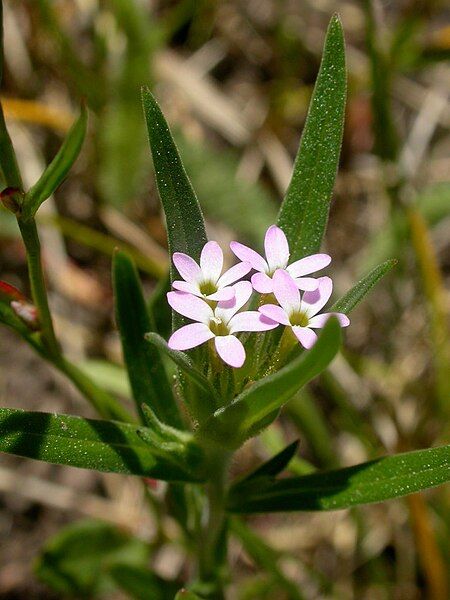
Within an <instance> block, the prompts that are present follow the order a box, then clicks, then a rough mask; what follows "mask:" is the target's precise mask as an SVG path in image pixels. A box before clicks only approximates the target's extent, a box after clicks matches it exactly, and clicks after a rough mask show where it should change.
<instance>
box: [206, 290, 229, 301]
mask: <svg viewBox="0 0 450 600" xmlns="http://www.w3.org/2000/svg"><path fill="white" fill-rule="evenodd" d="M234 295H235V291H234V287H224V288H222V289H220V290H217V292H214V294H209V296H206V298H207V299H208V300H214V301H215V302H229V301H230V300H234Z"/></svg>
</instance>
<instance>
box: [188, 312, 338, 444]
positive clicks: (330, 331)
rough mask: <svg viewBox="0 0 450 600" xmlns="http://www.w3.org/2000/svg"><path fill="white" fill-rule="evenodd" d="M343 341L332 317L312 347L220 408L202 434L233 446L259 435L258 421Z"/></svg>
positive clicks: (328, 359) (325, 361) (318, 369)
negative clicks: (256, 427) (256, 428)
mask: <svg viewBox="0 0 450 600" xmlns="http://www.w3.org/2000/svg"><path fill="white" fill-rule="evenodd" d="M340 341H341V328H340V326H339V323H338V322H337V320H336V319H334V318H331V319H330V320H329V321H328V323H327V324H326V326H325V328H324V329H323V331H322V333H321V335H320V336H319V339H318V341H317V342H316V344H315V345H314V347H313V348H312V349H311V350H309V351H307V352H304V353H302V354H301V355H300V356H299V357H297V358H296V359H295V360H293V361H292V362H291V363H289V364H288V365H286V366H285V367H283V368H282V369H280V370H279V371H278V372H276V373H274V374H273V375H269V376H267V377H264V378H263V379H260V380H259V381H257V382H256V383H254V384H253V385H252V386H251V387H249V388H248V389H246V390H244V391H243V392H242V393H241V394H240V395H239V396H238V397H237V398H236V399H235V400H234V401H233V402H232V403H231V404H229V405H228V406H226V407H224V408H221V409H219V410H217V411H216V412H215V413H214V414H213V415H212V416H211V417H209V419H207V420H206V422H205V423H204V424H203V425H202V426H201V427H200V429H199V431H198V435H199V436H200V437H203V438H205V439H207V440H211V441H215V442H216V443H219V444H221V445H225V446H230V447H233V446H238V445H239V444H240V443H242V442H243V441H244V440H245V439H246V438H247V437H249V436H250V435H256V433H257V430H255V426H256V425H257V424H259V423H261V422H263V420H264V419H265V418H266V417H268V416H269V415H271V413H273V412H274V411H275V410H277V409H279V408H280V407H281V406H283V404H285V403H286V402H287V401H288V400H289V399H290V398H292V396H293V395H294V394H295V392H297V391H298V390H299V389H300V388H301V387H302V386H303V385H305V384H306V383H307V382H308V381H310V380H311V379H313V378H314V377H316V376H317V375H318V374H319V373H321V372H322V371H323V370H324V369H325V368H326V367H327V366H328V365H329V363H330V362H331V361H332V360H333V358H334V357H335V355H336V353H337V351H338V350H339V346H340ZM269 422H271V420H269ZM267 424H268V423H267Z"/></svg>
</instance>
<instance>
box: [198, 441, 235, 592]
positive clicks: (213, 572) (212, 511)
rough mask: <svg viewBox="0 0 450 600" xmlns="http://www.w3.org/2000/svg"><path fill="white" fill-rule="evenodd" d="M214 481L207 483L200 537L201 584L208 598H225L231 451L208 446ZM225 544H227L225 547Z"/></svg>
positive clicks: (211, 476) (211, 475)
mask: <svg viewBox="0 0 450 600" xmlns="http://www.w3.org/2000/svg"><path fill="white" fill-rule="evenodd" d="M208 453H209V455H210V459H211V462H210V480H209V482H208V484H207V489H206V491H207V504H206V507H205V512H204V518H203V523H202V525H203V527H202V531H201V535H200V538H199V544H200V545H199V548H198V553H199V557H198V562H199V576H200V580H201V584H202V585H204V586H205V587H206V588H207V592H206V593H207V594H208V596H207V597H208V598H211V599H212V600H222V599H223V598H224V590H223V582H222V577H221V573H220V567H221V564H222V563H223V561H224V557H225V556H226V532H225V528H226V519H225V498H226V488H227V473H228V464H229V458H230V457H229V454H227V453H226V452H225V451H223V450H221V451H217V450H212V449H211V448H208ZM224 546H225V547H224Z"/></svg>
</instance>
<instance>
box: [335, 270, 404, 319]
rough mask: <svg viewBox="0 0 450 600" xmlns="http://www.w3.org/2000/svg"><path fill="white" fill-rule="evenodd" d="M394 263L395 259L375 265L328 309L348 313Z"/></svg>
mask: <svg viewBox="0 0 450 600" xmlns="http://www.w3.org/2000/svg"><path fill="white" fill-rule="evenodd" d="M396 264H397V261H396V260H395V259H392V260H387V261H386V262H384V263H383V264H381V265H378V267H375V269H372V271H370V273H367V275H366V276H365V277H363V278H362V279H361V281H358V283H357V284H356V285H354V286H353V287H352V289H351V290H349V291H348V292H347V293H346V294H344V296H342V298H339V300H338V301H337V302H335V303H334V304H333V306H332V307H331V308H330V311H333V312H343V313H344V314H346V315H348V314H349V313H350V312H351V311H352V310H353V309H354V308H355V306H356V305H357V304H359V303H360V302H361V300H362V299H363V298H364V296H365V295H366V294H368V293H369V292H370V290H371V289H372V288H373V286H374V285H375V284H377V283H378V282H379V281H380V279H381V278H382V277H384V275H386V273H387V272H388V271H390V270H391V269H392V267H393V266H394V265H396Z"/></svg>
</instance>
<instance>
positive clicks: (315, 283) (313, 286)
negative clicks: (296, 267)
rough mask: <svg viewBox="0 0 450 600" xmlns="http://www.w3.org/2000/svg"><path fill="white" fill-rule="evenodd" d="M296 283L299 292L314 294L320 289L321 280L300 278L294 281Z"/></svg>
mask: <svg viewBox="0 0 450 600" xmlns="http://www.w3.org/2000/svg"><path fill="white" fill-rule="evenodd" d="M288 273H289V271H288ZM294 281H295V283H296V284H297V287H298V289H299V290H303V291H306V292H313V291H314V290H317V288H318V287H319V280H318V279H315V278H314V277H299V278H298V279H294Z"/></svg>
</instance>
